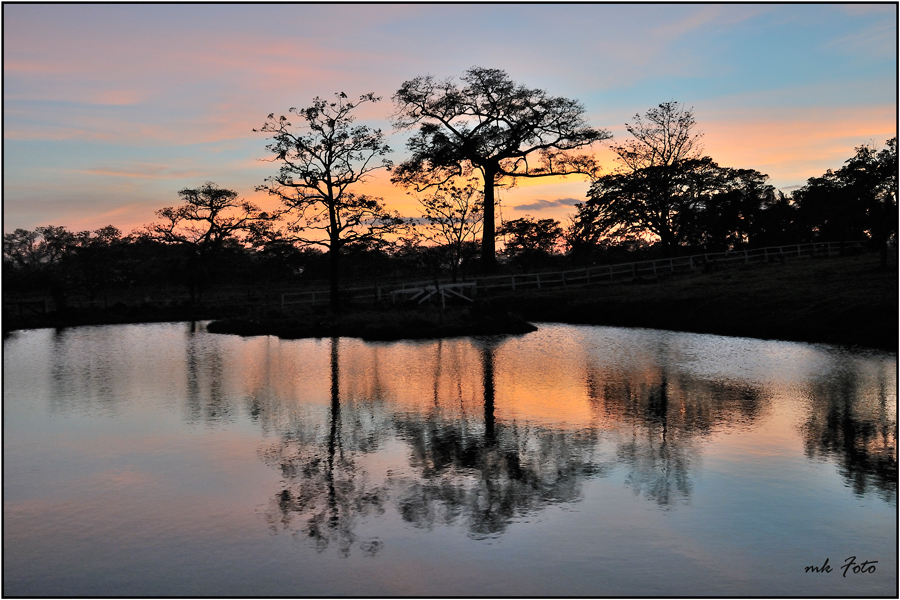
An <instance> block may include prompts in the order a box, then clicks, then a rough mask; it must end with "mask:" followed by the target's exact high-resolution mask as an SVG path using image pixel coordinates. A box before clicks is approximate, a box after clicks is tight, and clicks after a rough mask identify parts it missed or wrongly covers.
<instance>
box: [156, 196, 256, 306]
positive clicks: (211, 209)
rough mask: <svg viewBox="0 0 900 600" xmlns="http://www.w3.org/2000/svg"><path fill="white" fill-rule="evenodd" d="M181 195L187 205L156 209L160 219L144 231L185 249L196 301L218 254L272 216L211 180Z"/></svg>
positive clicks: (161, 240) (191, 286)
mask: <svg viewBox="0 0 900 600" xmlns="http://www.w3.org/2000/svg"><path fill="white" fill-rule="evenodd" d="M178 195H179V196H181V198H182V199H183V200H184V204H182V205H181V206H167V207H165V208H162V209H160V210H158V211H156V214H157V216H158V217H160V219H161V221H159V222H157V223H152V224H150V225H146V226H145V227H144V232H145V233H146V235H147V236H148V237H150V238H151V239H154V240H157V241H160V242H163V243H166V244H175V245H178V246H180V247H181V248H183V250H184V252H185V262H186V277H187V279H186V284H187V287H188V291H189V293H190V295H191V302H192V303H193V302H194V301H196V300H197V299H198V298H199V297H200V294H201V293H202V290H203V288H204V287H205V285H206V280H207V278H208V276H209V270H210V269H211V268H213V263H214V259H215V256H216V254H218V253H220V252H221V251H222V249H223V248H224V247H226V245H227V244H228V243H229V242H233V241H234V240H235V238H236V236H237V235H238V234H240V233H244V234H247V233H250V232H252V231H254V230H255V229H257V228H260V227H265V226H266V225H267V224H268V223H269V222H270V221H271V220H272V219H273V216H271V215H269V214H268V213H265V212H262V211H260V209H259V207H257V206H256V205H255V204H253V203H252V202H248V201H246V200H238V193H237V192H235V191H233V190H228V189H224V188H220V187H218V186H216V184H215V183H213V182H211V181H207V182H206V183H204V184H203V185H201V186H200V187H197V188H185V189H183V190H180V191H179V192H178Z"/></svg>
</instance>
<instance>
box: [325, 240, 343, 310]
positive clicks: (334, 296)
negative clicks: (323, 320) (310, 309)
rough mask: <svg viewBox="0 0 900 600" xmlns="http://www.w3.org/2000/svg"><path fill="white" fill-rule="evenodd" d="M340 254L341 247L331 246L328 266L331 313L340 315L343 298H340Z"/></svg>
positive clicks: (333, 244)
mask: <svg viewBox="0 0 900 600" xmlns="http://www.w3.org/2000/svg"><path fill="white" fill-rule="evenodd" d="M339 254H340V246H339V245H337V244H335V243H333V242H332V244H331V248H330V249H329V251H328V264H329V273H328V279H329V285H330V291H331V293H330V294H329V301H330V303H329V306H330V307H331V312H333V313H334V314H339V313H340V312H341V296H340V293H341V292H340V286H339V279H340V262H339V260H340V259H339Z"/></svg>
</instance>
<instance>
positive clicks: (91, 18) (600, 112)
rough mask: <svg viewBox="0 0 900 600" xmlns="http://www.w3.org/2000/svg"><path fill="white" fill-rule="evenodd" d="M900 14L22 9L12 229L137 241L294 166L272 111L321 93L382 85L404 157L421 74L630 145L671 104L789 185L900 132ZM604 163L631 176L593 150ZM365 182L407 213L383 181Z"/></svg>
mask: <svg viewBox="0 0 900 600" xmlns="http://www.w3.org/2000/svg"><path fill="white" fill-rule="evenodd" d="M897 8H898V7H897V4H890V3H888V4H858V3H853V4H849V3H848V4H566V5H555V4H352V5H348V4H264V5H254V4H44V5H42V4H4V5H3V118H4V122H3V229H4V232H10V231H12V230H14V229H16V228H26V229H33V228H34V227H37V226H41V225H50V224H52V225H65V226H66V227H68V228H69V229H71V230H77V231H80V230H94V229H97V228H100V227H102V226H105V225H108V224H112V225H114V226H116V227H118V228H120V229H121V230H122V231H123V232H124V233H128V232H130V231H131V230H132V229H134V228H138V227H140V226H142V225H144V224H147V223H151V222H153V221H154V220H155V214H154V213H155V211H157V210H159V209H160V208H163V207H165V206H173V205H177V204H179V203H180V198H179V196H178V190H181V189H184V188H187V187H197V186H199V185H201V184H202V183H204V182H206V181H212V182H215V183H216V184H218V185H219V186H220V187H225V188H229V189H233V190H235V191H237V192H238V193H239V194H240V195H241V197H243V198H247V199H250V200H253V201H255V202H257V203H259V204H261V205H262V206H263V207H266V208H272V207H274V206H275V205H276V202H275V200H274V199H272V198H269V197H267V196H265V195H264V194H263V193H260V192H256V191H255V187H256V186H258V185H260V184H261V183H262V182H263V180H264V179H265V178H266V177H267V176H270V175H274V174H275V173H276V171H277V166H276V165H275V164H274V163H272V162H270V161H269V160H268V158H269V157H268V156H267V152H266V149H265V146H266V144H267V139H266V134H264V133H255V132H253V129H254V128H256V129H258V128H259V127H261V126H262V125H263V123H264V122H265V120H266V117H267V115H268V114H269V113H275V114H276V116H277V115H280V114H287V111H288V109H289V108H290V107H298V108H299V107H304V106H308V105H309V104H310V103H311V101H312V99H313V98H315V97H316V96H320V97H323V98H329V97H332V96H333V94H334V93H336V92H345V93H347V94H348V95H349V96H350V97H358V96H359V95H361V94H365V93H368V92H374V93H375V94H376V95H378V96H380V97H382V100H381V101H380V102H378V103H375V104H369V105H365V108H364V109H362V107H361V110H360V111H359V112H358V114H357V117H358V123H360V124H365V125H369V126H371V127H377V128H381V129H382V130H383V131H384V132H385V134H386V135H387V141H388V142H389V143H390V144H391V147H392V148H393V152H392V154H391V156H390V158H391V159H393V160H394V161H395V162H400V161H402V160H404V158H405V157H406V156H408V153H407V151H406V148H405V140H406V139H407V137H408V133H404V132H397V131H395V130H394V129H393V127H392V125H391V119H390V116H391V114H392V113H393V112H394V110H395V107H394V105H393V103H392V100H391V97H392V95H393V94H394V93H395V92H396V91H397V89H398V88H399V87H400V86H401V85H402V83H403V82H404V81H407V80H409V79H412V78H414V77H417V76H419V75H434V76H435V77H438V78H446V77H459V76H460V75H462V74H463V72H464V71H465V70H466V69H468V68H470V67H472V66H480V67H488V68H499V69H503V70H505V71H506V72H507V73H508V74H509V75H510V77H511V78H512V79H513V80H514V81H516V82H519V83H522V84H524V85H526V86H528V87H530V88H541V89H544V90H546V91H547V92H548V93H549V94H551V95H554V96H564V97H567V98H574V99H577V100H579V101H580V102H581V103H582V104H583V105H584V108H585V115H586V117H587V120H588V122H589V123H590V124H591V125H592V126H595V127H600V128H604V129H607V130H609V131H610V132H611V133H612V134H613V136H614V140H613V141H618V142H622V141H624V140H626V139H628V137H629V136H628V133H627V131H626V129H625V125H626V123H628V122H630V121H632V119H633V118H634V116H635V114H636V113H641V114H643V113H644V112H646V111H647V110H648V109H649V108H652V107H654V106H656V105H658V104H659V103H661V102H668V101H677V102H681V103H683V104H684V105H685V106H686V107H692V108H693V110H694V116H695V118H696V120H697V123H698V129H699V130H700V131H702V132H703V134H704V137H703V145H704V149H705V153H706V154H707V155H709V156H711V157H712V158H713V159H714V160H716V161H717V162H718V163H719V164H720V165H722V166H728V167H735V168H752V169H756V170H758V171H761V172H763V173H766V174H768V175H769V176H770V181H769V182H770V183H771V184H772V185H774V186H776V187H777V188H779V189H783V190H785V191H790V190H791V189H795V188H796V187H797V186H801V185H803V184H804V183H805V182H806V180H807V179H808V178H810V177H815V176H819V175H821V174H823V173H824V172H825V170H826V169H829V168H830V169H837V168H840V166H841V165H842V164H843V162H844V161H845V160H847V159H848V158H849V157H850V156H852V155H853V153H854V148H856V147H857V146H860V145H864V144H868V145H875V146H878V147H880V146H882V145H883V144H884V142H885V140H887V139H889V138H892V137H894V136H896V135H897V133H896V132H897ZM596 151H597V155H598V158H599V159H600V160H601V163H602V164H603V166H604V172H610V171H612V170H614V169H615V168H616V164H615V162H614V161H613V155H612V154H611V152H610V151H609V149H608V148H604V147H597V148H596ZM589 185H590V184H589V182H588V181H587V180H586V179H584V178H583V177H569V178H566V179H552V180H548V179H540V180H532V181H529V182H528V183H527V184H521V185H519V186H517V187H515V188H513V189H504V190H502V191H501V192H500V200H501V208H500V214H501V215H502V217H503V218H504V219H513V218H518V217H522V216H525V215H526V214H528V215H531V216H533V217H536V218H555V219H559V220H561V221H563V222H565V220H566V218H567V215H571V214H574V207H573V205H574V203H575V202H581V201H584V200H585V194H586V192H587V189H588V187H589ZM360 191H361V192H363V193H368V194H373V195H376V196H381V197H383V198H384V201H385V204H386V205H387V206H388V207H389V208H391V209H394V210H397V211H399V212H400V213H401V214H403V215H405V216H416V215H417V214H418V213H417V203H416V201H415V200H414V199H413V198H412V197H411V196H409V195H408V194H407V192H406V191H405V190H404V189H402V188H398V187H395V186H393V185H391V183H390V177H389V175H388V174H387V173H383V172H382V173H379V174H378V175H376V176H375V177H373V178H372V179H371V180H370V181H368V182H367V183H366V184H365V186H364V187H363V188H360Z"/></svg>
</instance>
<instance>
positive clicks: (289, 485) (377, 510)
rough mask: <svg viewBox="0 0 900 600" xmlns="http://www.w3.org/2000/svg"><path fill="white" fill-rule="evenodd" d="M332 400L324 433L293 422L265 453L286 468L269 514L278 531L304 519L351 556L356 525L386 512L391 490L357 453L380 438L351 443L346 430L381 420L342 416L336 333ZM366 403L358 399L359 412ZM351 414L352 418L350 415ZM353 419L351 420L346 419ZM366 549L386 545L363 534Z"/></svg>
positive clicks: (324, 544) (322, 539)
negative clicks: (374, 480)
mask: <svg viewBox="0 0 900 600" xmlns="http://www.w3.org/2000/svg"><path fill="white" fill-rule="evenodd" d="M330 366H331V373H330V378H331V404H330V406H329V411H328V432H327V434H325V435H324V436H323V435H321V432H320V431H317V430H316V429H317V428H315V427H314V429H313V431H309V423H307V422H306V421H304V420H302V419H296V420H293V422H292V427H291V429H290V430H289V431H284V432H282V433H281V436H280V440H278V441H277V442H276V443H275V444H274V445H272V446H270V447H268V448H266V449H265V450H264V451H263V452H262V455H263V459H264V460H265V462H266V463H267V464H269V465H272V466H275V467H277V468H278V469H280V471H281V474H282V478H283V481H284V488H283V489H282V490H281V492H280V493H279V494H278V495H277V496H276V497H275V498H274V499H273V501H272V502H271V503H270V506H269V509H268V510H267V511H266V517H267V519H268V521H269V524H270V527H271V528H272V529H273V530H274V531H277V530H278V529H279V526H280V527H281V528H282V529H288V530H292V529H293V527H294V522H295V521H299V522H301V523H302V524H301V525H300V528H299V529H298V530H296V533H297V534H300V535H304V536H306V537H307V538H309V539H310V540H311V541H312V542H313V543H314V545H315V547H316V548H317V549H318V550H319V551H323V550H325V549H326V548H328V546H329V545H331V544H335V545H336V546H337V549H338V552H339V553H340V554H341V555H343V556H348V555H349V553H350V549H351V548H352V547H353V545H354V543H356V542H357V541H358V540H357V536H356V533H355V531H354V530H355V528H356V525H357V521H358V520H359V519H360V518H365V517H367V516H369V515H372V514H381V513H383V512H384V503H385V502H386V500H387V493H386V490H385V488H384V486H379V485H375V484H373V483H372V482H370V481H369V479H368V476H367V471H366V470H365V469H361V468H358V465H357V460H356V456H357V455H358V454H359V453H365V452H370V451H372V450H374V449H375V448H376V447H377V444H374V445H373V444H371V443H364V444H363V445H362V447H360V445H359V444H356V445H354V446H352V447H346V441H345V439H344V436H343V435H342V432H343V430H344V428H345V427H346V426H348V425H349V426H350V427H354V426H357V427H358V426H360V425H362V424H363V423H365V424H368V425H370V426H372V425H376V426H377V425H378V420H377V419H360V418H359V415H358V414H352V413H351V414H349V415H347V416H342V410H341V394H340V360H339V339H338V338H332V339H331V364H330ZM365 406H366V405H365V404H360V403H354V404H353V409H355V411H356V412H358V411H360V410H362V409H364V408H365ZM348 417H349V419H348ZM348 420H349V421H350V422H349V423H346V421H348ZM374 438H375V435H374V433H373V434H372V435H363V436H352V437H351V439H352V440H356V441H359V440H364V441H366V442H372V441H373V440H374ZM359 547H360V549H362V550H363V551H364V552H366V553H369V554H375V553H377V552H378V550H379V549H380V547H381V543H380V542H379V541H378V540H377V539H364V540H359Z"/></svg>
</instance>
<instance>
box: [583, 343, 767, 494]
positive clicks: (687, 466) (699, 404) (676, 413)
mask: <svg viewBox="0 0 900 600" xmlns="http://www.w3.org/2000/svg"><path fill="white" fill-rule="evenodd" d="M657 358H658V359H659V361H660V363H661V364H662V365H663V366H661V367H657V368H656V369H653V368H648V369H644V370H628V369H624V370H611V371H608V372H603V371H602V370H601V368H600V367H599V366H598V365H591V364H589V365H588V366H587V368H586V377H585V379H586V382H585V387H586V389H587V393H588V398H589V399H590V402H591V406H592V409H593V410H594V411H595V412H597V413H599V414H601V415H602V418H603V420H604V421H607V422H615V423H620V424H622V425H624V426H625V427H624V429H623V431H621V432H620V433H619V438H620V441H619V443H618V446H617V452H616V453H617V459H618V461H619V462H620V463H623V464H624V465H626V466H627V467H628V469H629V472H628V476H627V479H626V482H627V483H628V484H629V485H630V486H631V487H632V489H633V490H634V492H635V494H639V495H642V496H644V497H645V498H647V499H648V500H652V501H654V502H655V503H656V504H658V505H659V506H660V507H663V508H671V507H673V506H675V505H677V504H679V503H688V502H689V501H690V496H691V492H692V489H693V483H692V481H691V476H690V472H691V470H692V469H693V468H696V467H698V466H699V463H700V456H701V454H700V451H699V449H698V441H699V440H702V438H703V437H705V436H708V435H709V434H710V433H711V432H713V431H714V430H715V429H716V427H720V428H724V427H727V428H730V429H735V428H740V427H748V426H750V425H751V424H752V423H753V421H754V420H755V419H756V418H757V417H758V416H759V415H761V414H763V413H764V412H765V410H766V406H767V404H768V399H767V398H766V396H765V394H764V392H763V391H762V390H761V389H759V388H757V387H755V386H752V385H747V384H739V383H733V382H727V381H715V380H713V381H710V380H704V379H700V378H697V377H692V376H690V375H689V374H687V373H684V372H680V373H677V374H676V375H675V376H674V377H672V376H670V375H669V373H668V369H669V368H670V367H668V366H667V365H668V358H667V357H665V356H664V355H663V356H659V357H657Z"/></svg>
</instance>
